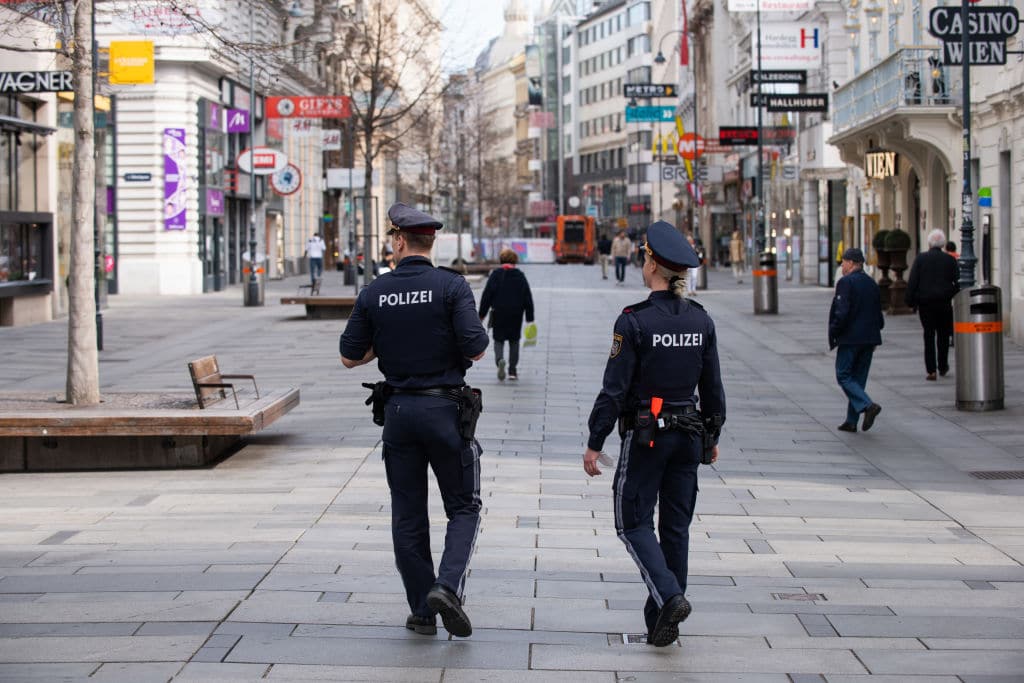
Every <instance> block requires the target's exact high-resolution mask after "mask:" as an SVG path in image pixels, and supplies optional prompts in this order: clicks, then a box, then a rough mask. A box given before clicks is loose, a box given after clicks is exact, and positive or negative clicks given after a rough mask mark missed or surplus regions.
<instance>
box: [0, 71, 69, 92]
mask: <svg viewBox="0 0 1024 683" xmlns="http://www.w3.org/2000/svg"><path fill="white" fill-rule="evenodd" d="M74 89H75V88H74V85H73V84H72V79H71V72H70V71H0V94H7V93H23V92H24V93H28V92H72V91H73V90H74Z"/></svg>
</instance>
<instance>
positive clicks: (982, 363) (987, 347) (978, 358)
mask: <svg viewBox="0 0 1024 683" xmlns="http://www.w3.org/2000/svg"><path fill="white" fill-rule="evenodd" d="M1001 297H1002V295H1001V292H1000V290H999V288H998V287H995V286H993V285H982V286H980V287H974V288H972V289H969V290H963V291H960V292H958V293H957V295H956V296H955V297H953V339H954V348H955V351H956V408H957V410H967V411H972V412H985V411H989V410H1002V409H1003V395H1004V387H1003V307H1002V299H1001Z"/></svg>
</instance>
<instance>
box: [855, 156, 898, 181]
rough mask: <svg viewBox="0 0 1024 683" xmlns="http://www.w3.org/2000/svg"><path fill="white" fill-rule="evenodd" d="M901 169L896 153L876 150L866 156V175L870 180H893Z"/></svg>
mask: <svg viewBox="0 0 1024 683" xmlns="http://www.w3.org/2000/svg"><path fill="white" fill-rule="evenodd" d="M898 167H899V158H898V156H897V155H896V152H887V151H885V150H875V151H873V152H868V153H867V154H865V155H864V175H866V176H867V177H869V178H877V179H879V180H881V179H882V178H893V177H895V176H896V169H897V168H898Z"/></svg>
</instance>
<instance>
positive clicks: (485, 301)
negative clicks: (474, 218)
mask: <svg viewBox="0 0 1024 683" xmlns="http://www.w3.org/2000/svg"><path fill="white" fill-rule="evenodd" d="M498 258H499V260H500V261H501V268H498V269H497V270H495V271H494V272H492V273H491V276H490V277H489V278H487V285H486V286H485V287H484V293H483V295H482V296H481V297H480V319H481V320H483V319H484V318H486V317H487V312H488V311H490V313H491V320H490V323H489V324H488V327H492V328H494V359H495V362H496V363H497V364H498V379H499V380H502V381H504V379H505V348H504V347H505V342H506V341H507V342H508V378H509V379H510V380H516V379H519V377H518V375H517V374H516V365H517V364H518V363H519V337H520V334H521V333H522V328H523V316H524V315H525V316H526V322H528V323H532V322H533V295H532V294H531V293H530V283H528V282H527V281H526V276H525V275H523V272H522V271H521V270H519V269H518V268H516V263H517V262H518V261H519V256H518V255H516V252H514V251H512V250H511V249H502V251H501V255H500V256H499V257H498Z"/></svg>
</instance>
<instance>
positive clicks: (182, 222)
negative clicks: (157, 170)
mask: <svg viewBox="0 0 1024 683" xmlns="http://www.w3.org/2000/svg"><path fill="white" fill-rule="evenodd" d="M186 149H187V148H186V147H185V129H184V128H164V230H184V229H185V228H186V227H187V226H186V213H185V207H186V204H187V200H188V197H187V195H188V170H187V168H186V166H185V164H186V163H187V161H188V159H187V158H186V156H187V155H186Z"/></svg>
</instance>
